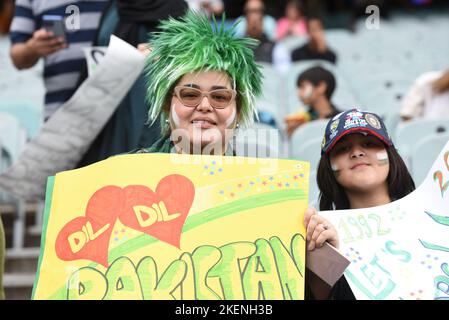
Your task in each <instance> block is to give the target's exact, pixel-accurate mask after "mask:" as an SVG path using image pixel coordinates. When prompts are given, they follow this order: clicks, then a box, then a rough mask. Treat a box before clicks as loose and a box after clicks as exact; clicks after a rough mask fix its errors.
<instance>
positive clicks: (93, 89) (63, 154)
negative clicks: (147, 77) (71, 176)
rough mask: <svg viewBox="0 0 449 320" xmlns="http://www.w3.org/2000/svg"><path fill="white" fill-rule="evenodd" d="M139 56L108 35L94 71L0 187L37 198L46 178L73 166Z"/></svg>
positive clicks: (128, 81)
mask: <svg viewBox="0 0 449 320" xmlns="http://www.w3.org/2000/svg"><path fill="white" fill-rule="evenodd" d="M144 60H145V57H144V55H142V54H141V53H140V52H139V51H138V50H137V49H136V48H134V47H132V46H131V45H129V44H128V43H126V42H125V41H123V40H121V39H119V38H117V37H115V36H112V37H111V41H110V45H109V47H108V50H107V53H106V55H105V57H104V58H103V59H102V62H101V64H100V65H99V66H98V67H97V68H96V72H95V73H93V74H92V75H91V76H89V77H88V78H87V79H86V81H84V83H83V84H82V85H81V87H80V88H79V89H78V90H77V91H76V92H75V94H74V95H73V97H72V98H71V99H70V100H69V101H67V102H66V103H65V104H64V105H62V106H61V107H60V108H59V109H58V111H56V112H55V114H54V115H53V116H52V117H51V118H50V119H49V120H48V121H47V122H46V123H45V124H44V125H43V127H42V129H41V130H40V132H39V134H38V136H37V137H36V138H35V139H34V140H32V141H31V142H30V143H28V144H27V145H26V147H25V150H24V151H23V153H22V155H21V156H20V158H19V159H18V161H17V162H16V163H15V164H13V165H12V166H11V167H10V168H9V169H8V170H7V171H5V172H4V173H3V174H1V175H0V188H1V189H3V191H6V192H8V193H9V194H11V195H13V196H16V197H18V198H22V199H26V200H40V199H43V198H44V197H45V184H46V183H47V178H48V177H49V176H53V175H55V174H56V173H57V172H60V171H63V170H69V169H72V168H74V166H75V165H76V164H77V162H78V161H79V160H80V159H81V157H82V156H83V155H84V153H85V151H86V150H87V149H88V148H89V146H90V144H91V143H92V141H93V140H94V139H95V137H96V136H97V135H98V133H99V132H100V131H101V129H102V128H103V126H104V125H105V123H106V122H107V121H108V119H109V118H110V116H111V115H112V114H113V113H114V111H115V109H116V108H117V106H118V105H119V103H120V101H121V100H122V98H123V97H124V96H125V94H126V93H127V92H128V90H129V88H130V87H131V86H132V84H133V83H134V81H135V80H136V79H137V77H138V76H139V75H140V73H141V72H142V70H143V66H144Z"/></svg>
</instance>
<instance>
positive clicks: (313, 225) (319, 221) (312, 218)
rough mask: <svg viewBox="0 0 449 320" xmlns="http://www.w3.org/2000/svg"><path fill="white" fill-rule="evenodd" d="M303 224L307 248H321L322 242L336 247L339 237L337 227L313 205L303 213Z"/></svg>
mask: <svg viewBox="0 0 449 320" xmlns="http://www.w3.org/2000/svg"><path fill="white" fill-rule="evenodd" d="M304 226H305V227H306V229H307V236H306V238H307V243H308V245H307V249H308V250H310V251H312V250H314V249H315V248H321V247H322V246H323V245H324V242H326V241H327V242H328V243H329V244H330V245H332V246H334V247H335V248H337V249H338V246H339V239H338V233H337V229H335V227H334V226H333V225H332V224H331V223H330V222H329V221H328V220H326V219H324V218H323V217H322V216H320V215H318V213H317V211H316V209H315V208H313V207H309V208H308V209H307V210H306V212H305V214H304Z"/></svg>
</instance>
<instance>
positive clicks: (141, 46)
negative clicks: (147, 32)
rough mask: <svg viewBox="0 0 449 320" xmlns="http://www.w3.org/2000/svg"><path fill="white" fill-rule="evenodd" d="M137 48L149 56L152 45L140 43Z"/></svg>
mask: <svg viewBox="0 0 449 320" xmlns="http://www.w3.org/2000/svg"><path fill="white" fill-rule="evenodd" d="M137 50H139V51H140V52H141V53H143V55H144V56H148V55H149V54H150V53H151V50H152V49H151V47H150V46H149V45H148V43H140V44H139V45H138V46H137Z"/></svg>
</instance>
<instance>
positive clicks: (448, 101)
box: [400, 71, 449, 119]
mask: <svg viewBox="0 0 449 320" xmlns="http://www.w3.org/2000/svg"><path fill="white" fill-rule="evenodd" d="M443 74H444V73H443V72H441V71H431V72H426V73H424V74H422V75H421V76H419V77H418V79H416V81H415V83H414V84H413V86H412V87H411V88H410V90H409V92H408V93H407V95H406V96H405V97H404V100H403V102H402V108H401V112H400V115H401V116H403V117H411V118H416V117H421V118H427V119H435V118H441V117H449V91H446V92H443V93H441V94H436V93H435V92H434V91H433V88H432V84H433V82H434V81H435V80H437V79H438V78H440V77H441V76H442V75H443Z"/></svg>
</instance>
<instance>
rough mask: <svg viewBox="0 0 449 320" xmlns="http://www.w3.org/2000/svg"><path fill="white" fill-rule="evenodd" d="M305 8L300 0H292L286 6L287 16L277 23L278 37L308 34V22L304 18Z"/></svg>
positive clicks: (280, 38)
mask: <svg viewBox="0 0 449 320" xmlns="http://www.w3.org/2000/svg"><path fill="white" fill-rule="evenodd" d="M303 13H304V9H303V5H302V2H301V1H300V0H290V1H288V3H287V6H286V8H285V17H283V18H281V19H280V20H279V21H278V23H277V28H276V39H277V40H282V39H283V38H285V37H288V36H304V35H306V34H307V24H306V20H305V19H304V14H303Z"/></svg>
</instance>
